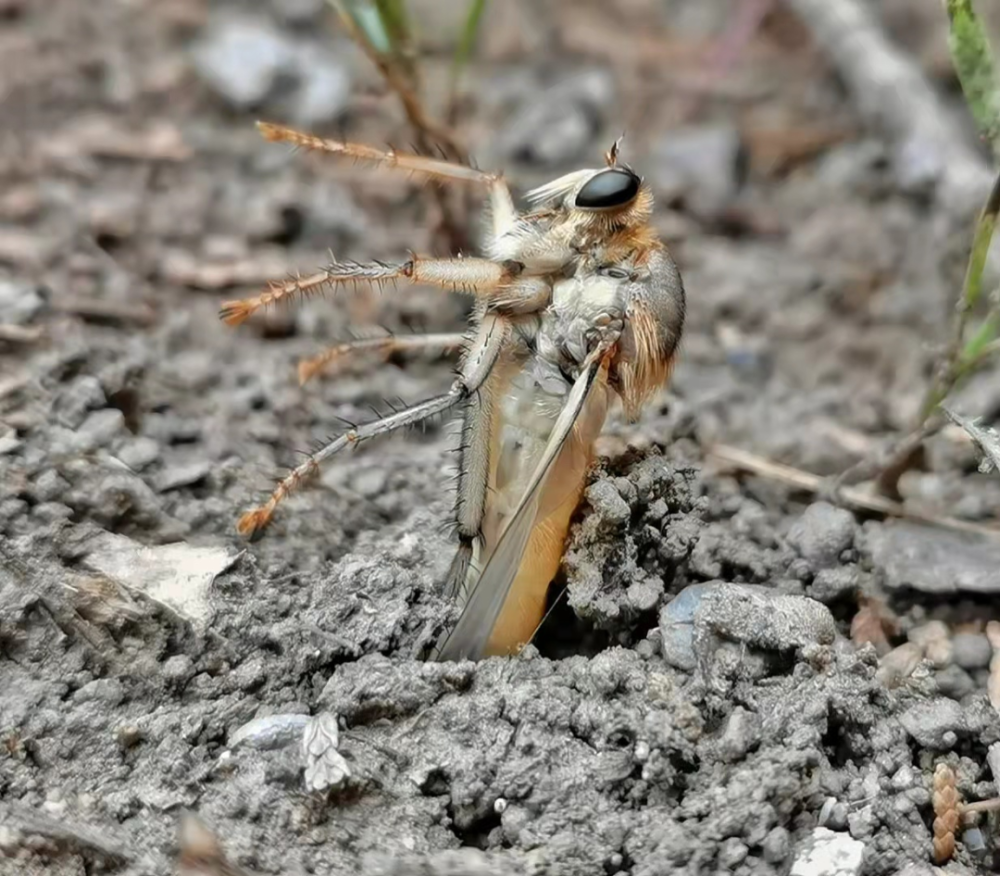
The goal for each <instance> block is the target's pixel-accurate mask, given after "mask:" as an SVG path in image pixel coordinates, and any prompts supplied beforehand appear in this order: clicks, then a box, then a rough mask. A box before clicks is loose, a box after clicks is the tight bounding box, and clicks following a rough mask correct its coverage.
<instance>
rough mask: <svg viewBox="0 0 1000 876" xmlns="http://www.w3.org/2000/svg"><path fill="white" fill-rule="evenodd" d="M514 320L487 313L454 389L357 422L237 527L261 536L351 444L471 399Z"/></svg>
mask: <svg viewBox="0 0 1000 876" xmlns="http://www.w3.org/2000/svg"><path fill="white" fill-rule="evenodd" d="M509 336H510V323H509V322H508V321H507V320H506V319H504V318H503V317H502V316H493V315H487V316H486V317H485V318H484V319H483V322H482V324H481V325H480V326H479V332H478V335H477V337H476V340H475V342H474V343H473V347H472V349H471V350H470V351H469V355H468V356H466V358H465V362H464V363H463V365H462V370H461V372H460V374H459V376H458V378H457V379H456V380H455V382H454V383H453V384H452V386H451V389H449V390H448V391H447V392H446V393H443V394H442V395H439V396H436V397H435V398H430V399H427V400H426V401H422V402H419V403H417V404H415V405H412V406H411V407H408V408H403V409H402V410H400V411H396V412H394V413H392V414H390V415H389V416H387V417H382V418H381V419H378V420H374V421H373V422H371V423H365V424H364V425H361V426H357V427H356V428H354V429H351V430H349V431H348V432H346V433H345V434H343V435H341V436H340V437H339V438H337V439H335V440H333V441H330V442H329V443H328V444H326V445H324V446H323V447H321V448H320V449H319V450H317V451H316V452H315V453H311V454H310V455H309V456H308V457H307V458H306V460H305V461H304V462H303V463H301V464H300V465H298V466H296V467H295V468H293V469H292V470H291V471H290V472H289V473H288V474H287V475H286V476H285V477H284V478H283V479H282V480H281V481H279V483H278V486H277V487H275V489H274V491H273V492H272V493H271V496H270V498H269V499H268V500H267V501H266V502H265V503H264V504H263V505H260V506H259V507H257V508H254V509H252V510H250V511H247V512H246V513H245V514H244V515H243V516H242V517H240V519H239V522H238V523H237V524H236V528H237V530H238V531H239V533H240V534H241V535H245V536H250V537H251V538H255V537H257V536H258V535H259V534H260V533H261V532H262V531H263V529H264V527H266V526H267V524H268V523H270V521H271V518H272V517H273V516H274V512H275V509H276V508H277V507H278V505H279V504H280V503H281V502H282V501H283V500H284V499H286V498H287V497H288V496H289V495H290V494H291V493H292V492H293V491H294V490H295V489H297V488H298V487H299V486H301V484H302V483H303V482H305V481H306V480H308V479H309V478H310V477H312V476H313V475H315V474H316V472H317V471H319V467H320V465H321V464H322V463H323V462H325V461H326V460H327V459H329V458H330V457H331V456H333V455H334V454H336V453H339V452H340V451H341V450H344V449H345V448H347V447H354V446H356V445H358V444H360V443H361V442H362V441H368V440H370V439H372V438H377V437H378V436H379V435H386V434H388V433H389V432H393V431H395V430H396V429H401V428H403V427H404V426H412V425H413V424H414V423H419V422H420V421H421V420H426V419H429V418H430V417H433V416H435V415H436V414H441V413H444V412H445V411H447V410H449V409H450V408H453V407H455V405H457V404H459V403H460V402H462V401H464V400H465V399H468V398H469V397H470V396H471V395H472V394H473V393H474V392H476V390H478V389H479V388H480V387H481V386H482V385H483V383H484V382H485V380H486V378H487V377H489V375H490V372H491V371H492V370H493V366H494V365H495V364H496V361H497V359H498V358H499V356H500V351H501V350H502V349H503V346H504V344H505V343H506V340H507V338H508V337H509Z"/></svg>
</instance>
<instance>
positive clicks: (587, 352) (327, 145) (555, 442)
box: [221, 123, 684, 660]
mask: <svg viewBox="0 0 1000 876" xmlns="http://www.w3.org/2000/svg"><path fill="white" fill-rule="evenodd" d="M258 127H259V128H260V130H261V133H262V134H263V135H264V137H265V138H266V139H268V140H270V141H283V142H287V143H292V144H294V145H295V146H298V147H302V148H306V149H313V150H318V151H322V152H331V153H335V154H338V155H345V156H348V157H351V158H355V159H361V160H366V161H369V162H372V163H375V164H378V165H383V166H387V167H394V168H398V169H400V170H404V171H408V172H410V173H411V174H415V175H418V176H422V177H425V178H430V179H433V180H437V181H441V182H445V181H449V182H452V181H453V182H466V183H473V184H477V185H480V186H482V187H484V188H485V189H486V191H487V192H488V195H489V233H488V240H487V242H486V246H485V251H486V253H487V257H486V258H463V257H458V258H445V259H438V258H423V257H420V256H412V257H411V258H409V259H408V260H406V261H404V262H402V263H399V264H387V263H383V262H372V263H370V264H360V263H357V262H343V261H333V262H332V263H331V264H330V265H328V266H327V267H325V268H324V269H323V270H322V271H320V272H319V273H317V274H314V275H313V276H310V277H306V278H295V279H292V280H289V281H287V282H284V283H280V284H273V285H272V286H271V287H270V288H269V289H268V290H267V291H265V292H263V293H261V294H260V295H258V296H256V297H254V298H248V299H244V300H241V301H230V302H227V303H225V304H224V305H223V307H222V312H221V315H222V318H223V319H224V320H225V321H226V322H227V323H229V324H231V325H237V324H239V323H241V322H243V320H245V319H246V318H247V317H248V316H250V315H251V314H252V313H254V312H255V311H257V310H259V309H260V308H263V307H267V306H268V305H271V304H275V303H277V302H280V301H283V300H286V299H289V298H291V297H293V296H297V295H306V294H314V293H317V292H319V291H322V290H326V289H329V288H331V287H335V286H338V285H341V284H343V283H370V284H374V285H383V284H385V283H396V282H406V283H419V284H424V285H429V286H437V287H439V288H441V289H444V290H446V291H449V292H458V293H462V294H465V295H470V296H472V297H473V298H474V300H475V311H474V316H473V320H472V330H471V333H470V335H469V336H468V337H467V338H465V339H464V341H463V340H462V338H461V337H460V336H457V337H456V336H451V335H426V336H402V337H388V338H376V339H365V340H360V341H356V342H354V343H349V344H341V345H339V346H338V347H334V348H332V349H331V350H330V351H328V352H327V353H325V354H323V356H320V357H317V359H315V360H312V361H310V362H307V363H304V364H303V366H301V368H300V376H301V377H307V376H308V375H309V374H311V373H312V372H313V371H314V370H316V369H317V368H320V367H322V365H323V364H325V363H326V362H328V361H330V360H332V359H335V358H338V357H341V356H345V355H350V354H351V353H356V352H359V351H360V350H362V349H372V348H380V349H382V350H384V351H391V350H397V349H416V348H420V347H425V348H430V347H437V348H441V347H448V346H458V345H461V348H462V349H463V354H462V360H461V366H460V368H459V371H458V376H457V378H456V380H455V381H454V383H453V384H452V386H451V388H450V389H449V390H448V391H447V392H446V393H444V394H443V395H440V396H437V397H436V398H431V399H427V400H426V401H422V402H419V403H418V404H415V405H413V406H412V407H407V408H404V409H402V410H398V411H395V412H394V413H392V414H390V415H388V416H386V417H383V418H381V419H378V420H375V421H373V422H370V423H366V424H364V425H361V426H357V427H355V428H352V429H350V430H349V431H348V432H347V433H346V434H344V435H342V436H341V437H339V438H337V439H336V440H335V441H332V442H330V443H328V444H326V445H325V446H324V447H322V448H321V449H320V450H318V451H317V452H315V453H313V454H311V455H310V456H309V457H308V458H307V459H306V460H305V462H303V463H302V464H301V465H299V466H297V467H296V468H295V469H293V470H292V471H291V472H290V473H289V474H288V475H287V477H285V478H284V479H283V480H282V481H281V482H279V484H278V486H277V487H276V488H275V490H274V492H273V493H272V494H271V497H270V498H269V499H268V500H267V501H266V502H265V503H264V504H263V505H261V506H260V507H258V508H255V509H253V510H251V511H248V512H247V513H246V514H244V515H243V516H242V517H241V518H240V520H239V523H238V529H239V531H240V532H241V533H242V534H244V535H249V536H253V535H255V534H258V533H259V532H260V531H261V530H262V529H263V527H265V526H266V525H267V524H268V523H269V521H270V520H271V518H272V516H273V515H274V512H275V509H276V508H277V506H278V505H279V504H280V503H281V501H282V500H283V499H284V498H285V497H286V496H288V494H289V493H291V492H292V491H293V490H294V489H296V488H297V487H298V486H299V485H300V484H302V483H303V482H304V481H305V480H306V479H308V478H309V477H311V476H312V475H314V474H315V473H316V471H317V470H318V468H319V466H320V465H322V464H323V463H324V462H326V460H328V459H329V458H330V457H331V456H333V455H334V454H336V453H338V452H340V451H341V450H344V449H346V448H348V447H353V446H355V445H357V444H359V443H361V442H362V441H367V440H368V439H371V438H375V437H377V436H379V435H385V434H386V433H388V432H392V431H393V430H395V429H399V428H401V427H403V426H410V425H412V424H414V423H419V422H421V421H422V420H426V419H427V418H429V417H433V416H435V415H436V414H441V413H443V412H445V411H448V410H450V409H452V408H456V407H462V408H463V410H464V420H463V425H462V443H461V461H460V466H459V478H458V497H457V503H456V509H455V521H456V524H457V529H458V538H459V546H458V550H457V552H456V555H455V559H454V561H453V562H452V564H451V568H450V571H449V573H448V578H447V582H446V585H445V587H446V593H447V594H449V596H451V597H452V598H454V599H456V600H458V602H459V605H460V607H461V612H460V614H459V618H458V621H457V623H456V624H455V626H454V628H453V629H452V630H451V631H450V633H448V634H447V635H446V637H445V639H444V640H443V642H442V643H441V644H440V645H439V647H438V650H437V653H436V656H437V657H438V658H439V659H443V660H459V659H479V658H481V657H483V656H487V655H493V654H509V653H513V652H516V651H517V650H518V649H519V648H520V647H521V646H523V645H524V644H525V643H526V642H528V641H530V640H531V638H532V636H533V635H534V633H535V630H536V629H537V627H538V625H539V623H540V622H541V620H542V617H543V613H544V608H545V602H546V596H547V591H548V586H549V583H550V582H551V580H552V579H553V577H555V574H556V572H557V571H558V568H559V564H560V562H561V559H562V552H563V547H564V543H565V540H566V535H567V533H568V530H569V524H570V518H571V517H572V515H573V512H574V511H575V509H576V507H577V505H578V503H579V501H580V496H581V493H582V490H583V487H584V482H585V479H586V474H587V469H588V467H589V465H590V463H591V461H592V456H593V447H594V442H595V440H596V438H597V437H598V435H599V433H600V431H601V429H602V428H603V425H604V420H605V416H606V414H607V409H608V405H609V403H610V401H611V400H612V397H613V396H617V397H618V398H620V399H621V402H622V404H623V407H624V410H625V413H626V415H627V416H629V417H630V418H634V417H635V416H637V415H638V413H639V411H640V409H641V407H642V406H643V404H644V403H645V402H646V400H647V399H648V398H649V397H650V396H651V395H652V394H653V393H654V392H655V391H656V390H657V389H658V388H660V387H661V386H662V385H663V384H664V383H665V381H666V380H667V377H668V376H669V374H670V370H671V365H672V363H673V359H674V355H675V352H676V350H677V345H678V342H679V340H680V336H681V329H682V328H683V324H684V288H683V284H682V282H681V277H680V274H679V272H678V270H677V266H676V265H675V264H674V261H673V259H672V258H671V257H670V254H669V253H668V252H667V250H666V248H665V247H664V245H663V244H662V243H661V242H660V240H659V239H658V238H657V236H656V233H655V232H654V230H653V229H652V227H651V226H650V224H649V223H650V217H651V215H652V209H653V197H652V194H651V192H650V190H649V188H648V186H647V185H646V184H645V183H644V182H643V181H642V179H640V177H639V176H637V175H636V174H635V173H634V172H633V171H632V170H631V169H630V168H629V167H627V166H626V165H624V164H622V163H620V162H619V143H618V142H616V143H615V145H614V146H613V147H612V148H611V150H610V151H609V152H608V153H606V155H605V164H606V166H605V167H603V168H600V169H597V170H577V171H574V172H573V173H569V174H566V175H565V176H561V177H559V178H558V179H555V180H553V181H552V182H550V183H547V184H546V185H543V186H541V187H540V188H537V189H534V190H533V191H531V192H529V193H528V196H527V198H528V202H529V205H530V206H529V209H528V210H527V211H525V212H523V213H519V212H518V211H517V210H516V208H515V206H514V202H513V199H512V198H511V194H510V191H509V190H508V188H507V185H506V183H505V182H504V179H503V177H502V175H500V174H496V173H487V172H484V171H480V170H477V169H474V168H472V167H467V166H464V165H460V164H451V163H448V162H446V161H441V160H437V159H433V158H428V157H424V156H419V155H407V154H403V153H398V152H395V151H381V150H377V149H373V148H371V147H368V146H362V145H358V144H353V143H344V142H340V141H335V140H326V139H322V138H319V137H314V136H311V135H309V134H304V133H300V132H298V131H294V130H291V129H289V128H284V127H280V126H277V125H270V124H263V123H261V124H259V125H258Z"/></svg>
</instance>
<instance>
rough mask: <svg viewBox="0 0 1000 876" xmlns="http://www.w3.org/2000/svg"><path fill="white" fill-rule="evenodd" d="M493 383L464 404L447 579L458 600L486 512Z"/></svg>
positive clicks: (446, 590)
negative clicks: (454, 535) (454, 533)
mask: <svg viewBox="0 0 1000 876" xmlns="http://www.w3.org/2000/svg"><path fill="white" fill-rule="evenodd" d="M493 383H494V380H492V379H491V380H487V381H486V383H484V384H483V386H482V387H480V389H479V392H477V393H475V394H474V395H471V396H470V397H469V400H468V401H467V402H466V403H465V412H464V415H463V419H462V451H461V458H460V460H459V467H458V490H457V495H456V497H455V522H456V523H457V524H458V541H459V544H458V551H457V552H456V553H455V559H454V560H452V563H451V568H449V570H448V577H447V578H446V580H445V588H444V594H445V596H446V597H447V598H449V599H455V598H456V597H457V596H458V595H459V593H461V592H462V591H463V590H464V588H465V582H466V579H467V578H468V574H469V565H470V563H471V562H472V553H473V545H474V543H475V541H476V539H477V538H478V537H479V536H480V534H481V530H482V525H483V515H484V514H485V511H486V491H487V487H488V485H489V475H490V442H491V439H492V433H493V418H494V415H495V410H496V399H495V394H494V387H493Z"/></svg>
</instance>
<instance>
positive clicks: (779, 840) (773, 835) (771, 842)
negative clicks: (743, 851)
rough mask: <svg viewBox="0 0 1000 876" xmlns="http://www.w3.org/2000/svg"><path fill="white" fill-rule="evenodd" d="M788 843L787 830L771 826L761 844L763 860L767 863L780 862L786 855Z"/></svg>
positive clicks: (789, 842)
mask: <svg viewBox="0 0 1000 876" xmlns="http://www.w3.org/2000/svg"><path fill="white" fill-rule="evenodd" d="M790 844H791V841H790V838H789V835H788V831H787V830H786V829H785V828H783V827H775V828H772V829H771V831H770V833H768V835H767V836H766V837H764V842H763V843H762V844H761V848H762V850H763V852H764V860H765V861H767V863H768V864H780V863H781V862H782V861H784V860H785V859H786V858H787V857H788V851H789V847H790Z"/></svg>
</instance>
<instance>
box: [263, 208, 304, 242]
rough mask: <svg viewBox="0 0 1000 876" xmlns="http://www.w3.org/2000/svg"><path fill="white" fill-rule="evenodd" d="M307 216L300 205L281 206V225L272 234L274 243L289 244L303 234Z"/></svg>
mask: <svg viewBox="0 0 1000 876" xmlns="http://www.w3.org/2000/svg"><path fill="white" fill-rule="evenodd" d="M305 226H306V217H305V215H304V214H303V212H302V211H301V210H300V209H299V208H298V207H282V208H281V227H280V228H279V229H278V230H277V231H276V232H275V233H274V234H273V235H272V236H271V241H272V242H273V243H278V244H281V245H282V246H289V245H291V244H293V243H295V241H296V240H298V239H299V238H300V237H301V236H302V231H303V229H304V228H305Z"/></svg>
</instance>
